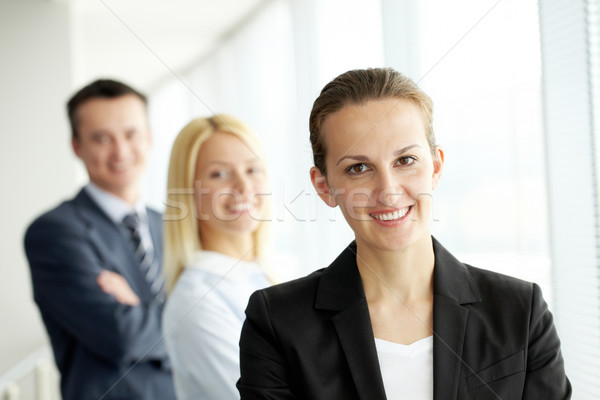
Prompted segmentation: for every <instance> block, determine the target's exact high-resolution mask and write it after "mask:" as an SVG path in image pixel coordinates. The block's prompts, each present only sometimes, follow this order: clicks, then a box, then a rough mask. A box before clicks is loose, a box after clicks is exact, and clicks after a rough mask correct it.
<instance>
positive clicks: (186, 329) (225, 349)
mask: <svg viewBox="0 0 600 400" xmlns="http://www.w3.org/2000/svg"><path fill="white" fill-rule="evenodd" d="M263 271H264V270H263V269H262V268H261V267H260V265H259V264H257V263H254V262H244V261H240V260H238V259H235V258H231V257H229V256H226V255H224V254H221V253H217V252H213V251H199V252H197V253H196V254H195V256H194V259H193V260H192V262H191V263H190V265H189V266H188V267H187V268H186V269H185V270H184V271H183V273H182V274H181V276H180V277H179V279H178V280H177V283H176V284H175V287H174V288H173V292H172V293H171V295H170V296H169V298H168V299H167V303H166V306H165V310H164V313H163V331H164V335H165V343H166V346H167V351H168V353H169V357H170V359H171V364H172V366H173V377H174V380H175V390H176V392H177V398H178V399H179V400H186V399H194V400H197V399H203V400H228V399H236V400H237V399H239V398H240V395H239V393H238V391H237V389H236V386H235V384H236V382H237V380H238V379H239V377H240V367H239V341H240V332H241V329H242V324H243V322H244V319H245V317H246V316H245V314H244V311H245V309H246V306H247V305H248V298H249V297H250V295H251V294H252V293H253V292H254V291H255V290H258V289H262V288H264V287H266V286H268V285H269V281H268V280H267V278H266V276H265V274H264V272H263Z"/></svg>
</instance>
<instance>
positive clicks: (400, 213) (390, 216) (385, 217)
mask: <svg viewBox="0 0 600 400" xmlns="http://www.w3.org/2000/svg"><path fill="white" fill-rule="evenodd" d="M409 208H410V207H406V208H403V209H401V210H396V211H394V212H391V213H385V214H371V217H373V218H375V219H378V220H380V221H393V220H396V219H398V218H402V217H404V216H405V215H406V213H407V212H408V210H409Z"/></svg>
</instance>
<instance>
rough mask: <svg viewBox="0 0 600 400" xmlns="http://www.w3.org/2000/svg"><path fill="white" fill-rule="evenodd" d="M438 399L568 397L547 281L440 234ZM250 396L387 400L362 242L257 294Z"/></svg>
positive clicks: (249, 328) (247, 332)
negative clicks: (469, 260)
mask: <svg viewBox="0 0 600 400" xmlns="http://www.w3.org/2000/svg"><path fill="white" fill-rule="evenodd" d="M432 240H433V248H434V252H435V268H434V303H433V329H434V340H433V360H434V361H433V381H434V399H435V400H442V399H444V400H445V399H477V400H485V399H494V400H498V399H502V400H512V399H540V400H542V399H543V400H551V399H568V398H570V395H571V385H570V383H569V381H568V379H567V377H566V376H565V372H564V367H563V359H562V356H561V352H560V342H559V340H558V337H557V335H556V331H555V329H554V325H553V322H552V315H551V314H550V311H548V308H547V306H546V303H545V302H544V300H543V298H542V294H541V292H540V289H539V287H538V286H537V285H535V284H532V283H527V282H524V281H521V280H518V279H515V278H511V277H508V276H505V275H500V274H497V273H494V272H491V271H486V270H482V269H478V268H474V267H471V266H469V265H465V264H462V263H460V262H459V261H457V260H456V259H455V258H454V257H453V256H452V255H451V254H450V253H449V252H448V251H447V250H446V249H444V248H443V247H442V246H441V245H440V244H439V243H438V242H437V241H436V240H435V239H432ZM240 357H241V378H240V380H239V381H238V385H237V386H238V389H239V391H240V394H241V398H242V399H243V400H249V399H310V400H317V399H323V400H332V399H340V400H342V399H343V400H351V399H362V400H378V399H385V398H386V396H385V390H384V386H383V382H382V378H381V373H380V370H379V362H378V359H377V351H376V348H375V343H374V339H373V331H372V328H371V321H370V317H369V310H368V306H367V302H366V299H365V294H364V290H363V286H362V282H361V278H360V275H359V272H358V268H357V266H356V244H355V243H352V244H350V246H349V247H348V248H347V249H346V250H345V251H344V252H342V254H340V256H339V257H338V258H337V259H336V260H335V261H334V262H333V263H332V264H331V265H330V266H329V267H328V268H325V269H323V270H319V271H317V272H315V273H313V274H311V275H309V276H307V277H305V278H302V279H298V280H295V281H291V282H288V283H284V284H281V285H277V286H273V287H270V288H267V289H264V290H261V291H258V292H255V293H254V294H253V295H252V297H251V298H250V301H249V304H248V308H247V309H246V321H245V323H244V327H243V330H242V335H241V340H240Z"/></svg>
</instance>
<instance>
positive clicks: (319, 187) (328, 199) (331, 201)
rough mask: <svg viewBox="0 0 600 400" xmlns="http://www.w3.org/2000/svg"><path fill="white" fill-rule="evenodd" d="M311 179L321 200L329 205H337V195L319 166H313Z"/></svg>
mask: <svg viewBox="0 0 600 400" xmlns="http://www.w3.org/2000/svg"><path fill="white" fill-rule="evenodd" d="M310 180H311V182H312V184H313V186H314V187H315V190H316V191H317V194H318V195H319V197H320V198H321V200H323V201H324V202H325V204H327V205H328V206H329V207H336V206H337V202H336V201H335V195H334V194H333V193H332V191H331V189H330V188H329V185H328V184H327V178H326V177H324V176H323V174H321V171H319V169H318V168H317V167H312V168H311V169H310Z"/></svg>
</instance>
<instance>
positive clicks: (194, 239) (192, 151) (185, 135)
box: [163, 114, 268, 292]
mask: <svg viewBox="0 0 600 400" xmlns="http://www.w3.org/2000/svg"><path fill="white" fill-rule="evenodd" d="M215 132H225V133H230V134H233V135H235V136H237V137H238V138H239V139H241V140H242V141H243V142H245V143H246V144H247V145H248V146H250V148H251V149H252V151H253V152H254V153H255V154H256V155H257V156H259V157H260V158H263V159H264V154H263V151H262V149H261V146H260V143H259V142H258V138H257V137H256V135H255V134H254V133H253V132H252V131H251V130H250V128H248V127H247V126H246V125H245V124H244V123H243V122H242V121H240V120H238V119H237V118H235V117H232V116H230V115H226V114H216V115H213V116H212V117H207V118H197V119H194V120H192V121H191V122H190V123H188V124H187V125H186V126H184V127H183V129H182V130H181V131H180V132H179V134H178V135H177V138H176V139H175V142H174V143H173V149H172V150H171V160H170V162H169V176H168V181H167V200H166V203H165V205H166V208H167V209H166V211H165V215H164V217H163V225H164V273H165V277H166V281H167V288H168V290H169V292H170V291H171V290H172V289H173V286H174V285H175V283H176V282H177V279H178V278H179V276H180V275H181V273H182V272H183V270H184V269H185V267H186V266H187V265H188V264H189V262H190V260H191V259H192V257H193V255H194V253H195V252H197V251H198V250H201V249H202V241H201V239H200V234H199V230H198V218H196V201H195V196H194V193H195V189H194V188H195V177H196V162H197V159H198V153H199V152H200V148H201V147H202V144H203V143H204V142H205V141H206V140H207V139H208V138H210V137H211V136H212V135H213V134H214V133H215ZM267 197H268V196H265V201H267V200H268V199H267ZM265 209H266V210H267V212H268V203H267V204H266V207H265ZM266 236H267V224H266V221H265V220H264V219H263V221H261V222H260V223H259V225H258V228H257V229H256V231H254V232H253V233H252V237H253V239H254V245H255V247H254V253H255V254H254V255H255V257H256V258H257V259H258V260H261V261H264V260H263V258H264V252H265V245H266ZM265 272H268V271H265Z"/></svg>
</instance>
